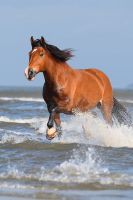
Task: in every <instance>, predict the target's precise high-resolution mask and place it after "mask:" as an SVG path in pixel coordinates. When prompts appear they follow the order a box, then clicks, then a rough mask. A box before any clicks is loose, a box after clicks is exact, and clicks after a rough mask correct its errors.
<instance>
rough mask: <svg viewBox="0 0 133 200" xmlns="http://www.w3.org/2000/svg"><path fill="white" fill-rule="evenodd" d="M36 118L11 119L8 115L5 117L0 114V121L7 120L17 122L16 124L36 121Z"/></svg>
mask: <svg viewBox="0 0 133 200" xmlns="http://www.w3.org/2000/svg"><path fill="white" fill-rule="evenodd" d="M37 120H38V118H29V119H28V118H26V119H21V118H20V119H19V118H16V119H13V118H9V117H5V116H0V122H7V123H18V124H32V123H35V122H37ZM39 120H41V121H42V120H43V119H39Z"/></svg>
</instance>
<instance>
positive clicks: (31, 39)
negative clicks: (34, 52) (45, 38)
mask: <svg viewBox="0 0 133 200" xmlns="http://www.w3.org/2000/svg"><path fill="white" fill-rule="evenodd" d="M30 42H31V46H32V44H33V42H34V38H33V36H31V38H30Z"/></svg>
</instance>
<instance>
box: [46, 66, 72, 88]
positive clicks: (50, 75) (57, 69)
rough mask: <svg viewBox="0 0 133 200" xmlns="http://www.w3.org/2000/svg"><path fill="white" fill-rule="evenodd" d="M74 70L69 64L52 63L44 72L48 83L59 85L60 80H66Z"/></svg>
mask: <svg viewBox="0 0 133 200" xmlns="http://www.w3.org/2000/svg"><path fill="white" fill-rule="evenodd" d="M71 70H72V68H71V67H70V66H69V65H68V64H67V63H52V64H50V65H49V66H47V68H46V70H45V72H43V75H44V79H45V82H46V83H48V84H49V83H52V84H57V82H58V81H59V77H60V78H62V79H63V78H66V76H67V75H68V74H69V73H70V71H71Z"/></svg>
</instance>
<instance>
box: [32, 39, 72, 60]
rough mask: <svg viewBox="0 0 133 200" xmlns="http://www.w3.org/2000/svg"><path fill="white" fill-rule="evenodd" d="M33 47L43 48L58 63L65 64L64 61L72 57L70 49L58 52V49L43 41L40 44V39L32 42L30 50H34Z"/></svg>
mask: <svg viewBox="0 0 133 200" xmlns="http://www.w3.org/2000/svg"><path fill="white" fill-rule="evenodd" d="M35 47H43V48H44V49H45V50H47V51H48V52H49V53H50V54H51V55H52V56H53V57H54V58H55V59H56V60H57V61H60V62H65V61H67V60H69V59H70V58H71V57H73V55H72V50H71V49H65V50H60V49H59V48H58V47H56V46H54V45H51V44H48V43H46V42H45V41H44V42H43V43H42V41H41V40H40V39H36V40H34V41H33V43H32V48H35Z"/></svg>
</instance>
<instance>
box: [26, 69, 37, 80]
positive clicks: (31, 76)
mask: <svg viewBox="0 0 133 200" xmlns="http://www.w3.org/2000/svg"><path fill="white" fill-rule="evenodd" d="M35 75H36V72H35V71H34V70H33V69H29V72H28V79H32V78H33V77H35Z"/></svg>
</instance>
